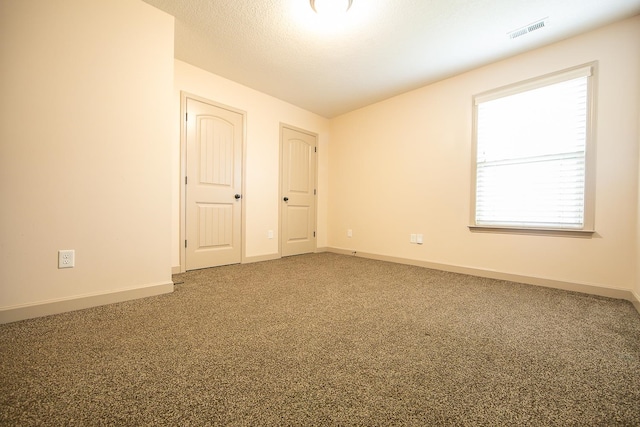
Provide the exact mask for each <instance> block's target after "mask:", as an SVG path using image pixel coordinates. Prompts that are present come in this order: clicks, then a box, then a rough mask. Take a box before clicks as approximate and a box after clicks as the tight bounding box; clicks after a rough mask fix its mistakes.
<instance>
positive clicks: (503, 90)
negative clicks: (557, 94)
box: [473, 63, 595, 105]
mask: <svg viewBox="0 0 640 427" xmlns="http://www.w3.org/2000/svg"><path fill="white" fill-rule="evenodd" d="M594 66H595V63H589V64H585V65H579V66H577V67H574V68H570V69H568V70H563V71H558V72H555V73H551V74H547V75H546V76H542V77H535V78H533V79H529V80H525V81H523V82H518V83H514V84H510V85H508V86H503V87H500V88H498V89H492V90H489V91H487V92H483V93H480V94H478V95H475V96H474V97H473V102H474V104H475V105H478V104H481V103H483V102H488V101H493V100H494V99H498V98H503V97H505V96H510V95H515V94H517V93H521V92H526V91H529V90H533V89H538V88H541V87H544V86H549V85H552V84H556V83H560V82H564V81H567V80H572V79H577V78H580V77H590V76H592V75H593V68H594Z"/></svg>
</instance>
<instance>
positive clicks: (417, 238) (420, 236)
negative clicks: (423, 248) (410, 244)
mask: <svg viewBox="0 0 640 427" xmlns="http://www.w3.org/2000/svg"><path fill="white" fill-rule="evenodd" d="M422 241H423V237H422V234H418V235H417V236H416V243H417V244H419V245H421V244H422Z"/></svg>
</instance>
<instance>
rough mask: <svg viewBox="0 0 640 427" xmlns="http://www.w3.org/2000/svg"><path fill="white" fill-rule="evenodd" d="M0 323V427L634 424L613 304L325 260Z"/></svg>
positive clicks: (636, 344)
mask: <svg viewBox="0 0 640 427" xmlns="http://www.w3.org/2000/svg"><path fill="white" fill-rule="evenodd" d="M175 280H176V282H183V283H182V284H179V285H177V286H176V291H175V292H174V293H173V294H167V295H162V296H158V297H153V298H147V299H143V300H137V301H129V302H126V303H121V304H114V305H110V306H104V307H98V308H94V309H88V310H82V311H78V312H72V313H66V314H62V315H56V316H50V317H46V318H40V319H33V320H27V321H22V322H16V323H12V324H6V325H0V384H1V385H0V387H1V388H0V425H3V426H4V425H10V426H13V425H16V426H31V425H51V426H62V425H65V426H93V425H117V426H129V425H132V426H133V425H135V426H141V425H170V426H175V425H181V426H205V425H237V426H260V425H269V426H275V425H296V426H300V425H314V426H316V425H340V426H347V425H364V426H374V425H375V426H380V425H414V426H426V425H429V426H438V425H443V426H446V425H456V426H460V425H469V426H489V425H491V426H494V425H505V426H506V425H508V426H513V425H527V426H544V425H556V426H567V425H575V426H585V425H603V426H604V425H606V426H611V425H625V426H631V425H640V316H639V315H638V313H637V312H636V311H635V309H634V308H633V306H632V305H631V304H630V303H629V302H626V301H619V300H612V299H607V298H601V297H594V296H588V295H583V294H577V293H571V292H564V291H559V290H553V289H546V288H541V287H534V286H528V285H521V284H515V283H510V282H502V281H496V280H490V279H481V278H475V277H470V276H464V275H459V274H453V273H446V272H439V271H433V270H427V269H423V268H419V267H411V266H405V265H398V264H391V263H385V262H380V261H373V260H367V259H362V258H356V257H348V256H341V255H335V254H328V253H324V254H310V255H303V256H297V257H290V258H283V259H280V260H276V261H269V262H263V263H256V264H247V265H235V266H227V267H219V268H214V269H207V270H200V271H194V272H189V273H186V274H182V275H178V276H175Z"/></svg>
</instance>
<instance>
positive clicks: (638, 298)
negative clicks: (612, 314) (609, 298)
mask: <svg viewBox="0 0 640 427" xmlns="http://www.w3.org/2000/svg"><path fill="white" fill-rule="evenodd" d="M630 301H631V303H632V304H633V306H634V307H635V308H636V310H637V311H638V314H640V295H638V294H637V293H636V292H635V291H631V298H630Z"/></svg>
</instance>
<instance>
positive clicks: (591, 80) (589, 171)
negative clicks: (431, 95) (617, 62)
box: [468, 61, 598, 237]
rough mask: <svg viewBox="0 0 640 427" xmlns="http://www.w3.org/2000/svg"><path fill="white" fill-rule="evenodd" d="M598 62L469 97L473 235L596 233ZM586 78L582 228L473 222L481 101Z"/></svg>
mask: <svg viewBox="0 0 640 427" xmlns="http://www.w3.org/2000/svg"><path fill="white" fill-rule="evenodd" d="M597 75H598V62H597V61H593V62H589V63H586V64H582V65H578V66H575V67H571V68H567V69H564V70H560V71H556V72H553V73H549V74H546V75H543V76H540V77H534V78H531V79H528V80H524V81H520V82H516V83H513V84H510V85H507V86H502V87H499V88H496V89H492V90H489V91H485V92H482V93H479V94H476V95H474V96H473V97H472V109H473V114H472V115H473V119H472V120H473V126H472V143H471V145H472V149H471V209H470V218H469V226H468V227H469V230H470V231H472V232H490V233H491V232H493V233H515V234H534V235H552V236H555V235H557V236H570V237H592V235H593V234H594V233H595V184H596V179H595V178H596V170H595V168H596V161H595V158H596V153H595V151H596V143H595V136H596V135H595V113H596V93H597V90H596V83H597ZM584 76H587V97H588V99H587V117H586V119H587V122H586V129H585V132H586V134H585V138H586V139H585V177H584V178H585V189H584V218H583V226H582V228H551V227H535V226H524V225H479V224H477V223H476V200H477V197H476V192H477V173H478V164H477V160H478V105H479V104H481V103H483V102H488V101H492V100H495V99H499V98H504V97H507V96H511V95H516V94H519V93H522V92H527V91H530V90H534V89H538V88H541V87H544V86H549V85H553V84H555V83H560V82H563V81H567V80H571V79H574V78H579V77H584Z"/></svg>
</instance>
